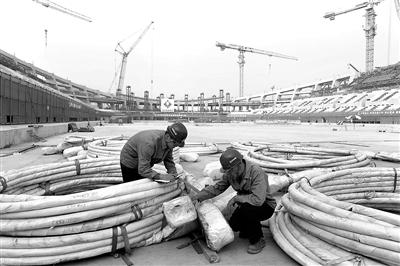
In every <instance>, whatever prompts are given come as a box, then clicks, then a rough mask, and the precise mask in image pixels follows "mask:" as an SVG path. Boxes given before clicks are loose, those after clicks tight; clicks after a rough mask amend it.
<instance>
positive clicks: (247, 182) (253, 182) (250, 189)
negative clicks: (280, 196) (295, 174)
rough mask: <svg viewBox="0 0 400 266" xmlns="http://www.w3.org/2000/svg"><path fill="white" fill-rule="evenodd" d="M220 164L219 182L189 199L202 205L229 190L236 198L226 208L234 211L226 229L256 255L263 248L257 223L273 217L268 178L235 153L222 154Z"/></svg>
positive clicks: (227, 151)
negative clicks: (245, 243)
mask: <svg viewBox="0 0 400 266" xmlns="http://www.w3.org/2000/svg"><path fill="white" fill-rule="evenodd" d="M219 160H220V162H221V165H222V170H223V171H224V175H223V177H222V179H221V180H220V181H219V182H217V183H216V184H215V185H213V186H207V187H205V188H204V189H203V190H201V191H200V192H199V193H198V194H197V195H195V196H193V197H192V199H193V200H198V201H203V200H206V199H209V198H213V197H215V196H217V195H219V194H221V193H222V192H224V191H225V190H226V189H228V187H229V186H232V188H233V189H234V190H236V192H237V195H236V196H235V197H233V198H232V199H231V200H230V201H229V203H228V205H227V208H228V210H229V209H231V210H232V209H234V211H233V213H232V216H231V217H230V218H229V221H228V222H229V225H230V226H231V228H232V230H233V231H235V232H237V231H239V237H240V238H247V239H249V246H248V249H247V252H248V253H250V254H256V253H259V252H260V251H261V250H262V249H263V248H264V247H265V240H264V237H263V232H262V227H261V224H260V222H261V221H263V220H266V219H268V218H269V217H271V216H272V214H273V213H274V208H272V207H271V206H270V205H268V203H267V202H269V201H270V199H272V198H268V197H267V191H268V190H267V189H268V176H267V175H266V174H265V173H264V171H263V170H262V169H261V168H260V167H259V166H257V165H255V164H252V163H251V162H249V161H246V160H244V159H243V156H242V154H240V152H238V151H237V150H234V149H227V150H226V151H224V152H223V153H222V155H221V157H220V159H219ZM272 200H273V199H272ZM271 205H272V204H271Z"/></svg>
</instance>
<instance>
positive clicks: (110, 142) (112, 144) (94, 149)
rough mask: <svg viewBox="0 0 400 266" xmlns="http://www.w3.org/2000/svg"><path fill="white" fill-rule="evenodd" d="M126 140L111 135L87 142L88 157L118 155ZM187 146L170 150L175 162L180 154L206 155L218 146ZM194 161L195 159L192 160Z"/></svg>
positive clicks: (177, 161)
mask: <svg viewBox="0 0 400 266" xmlns="http://www.w3.org/2000/svg"><path fill="white" fill-rule="evenodd" d="M126 141H127V138H126V137H111V138H107V139H102V140H96V141H93V142H90V143H89V144H88V153H87V156H88V157H89V158H100V157H118V156H119V155H120V153H121V150H122V147H123V146H124V145H125V143H126ZM185 146H187V147H183V148H180V147H176V148H174V149H173V151H172V157H173V160H174V162H175V163H179V162H180V155H181V154H193V153H196V154H198V155H208V154H214V153H217V152H219V151H220V150H219V149H218V146H217V145H215V144H213V145H209V146H205V145H202V144H198V145H197V144H192V143H186V144H185ZM194 161H195V160H194Z"/></svg>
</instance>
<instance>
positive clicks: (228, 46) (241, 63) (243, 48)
mask: <svg viewBox="0 0 400 266" xmlns="http://www.w3.org/2000/svg"><path fill="white" fill-rule="evenodd" d="M216 45H217V47H219V48H221V51H223V50H225V49H233V50H238V51H239V61H238V64H239V97H243V68H244V63H245V61H244V53H245V52H249V53H255V54H262V55H268V56H275V57H280V58H285V59H291V60H298V59H297V58H296V57H293V56H288V55H284V54H278V53H274V52H269V51H264V50H260V49H255V48H250V47H246V46H242V45H236V44H223V43H220V42H217V44H216Z"/></svg>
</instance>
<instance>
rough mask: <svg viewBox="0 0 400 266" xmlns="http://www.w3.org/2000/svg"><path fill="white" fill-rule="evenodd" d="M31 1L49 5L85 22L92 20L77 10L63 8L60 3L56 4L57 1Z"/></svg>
mask: <svg viewBox="0 0 400 266" xmlns="http://www.w3.org/2000/svg"><path fill="white" fill-rule="evenodd" d="M32 1H33V2H36V3H38V4H41V5H42V6H44V7H49V8H52V9H54V10H57V11H60V12H63V13H65V14H68V15H70V16H73V17H76V18H79V19H82V20H85V21H87V22H92V19H91V18H89V17H88V16H85V15H82V14H80V13H78V12H75V11H73V10H71V9H68V8H65V7H63V6H61V5H59V4H57V3H54V2H51V1H49V0H45V1H43V0H32Z"/></svg>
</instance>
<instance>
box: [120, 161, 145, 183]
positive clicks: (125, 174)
mask: <svg viewBox="0 0 400 266" xmlns="http://www.w3.org/2000/svg"><path fill="white" fill-rule="evenodd" d="M120 165H121V172H122V180H123V181H124V183H126V182H131V181H135V180H139V179H142V178H145V177H143V176H141V175H139V171H138V169H134V168H130V167H127V166H125V165H123V164H122V163H121V164H120Z"/></svg>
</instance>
